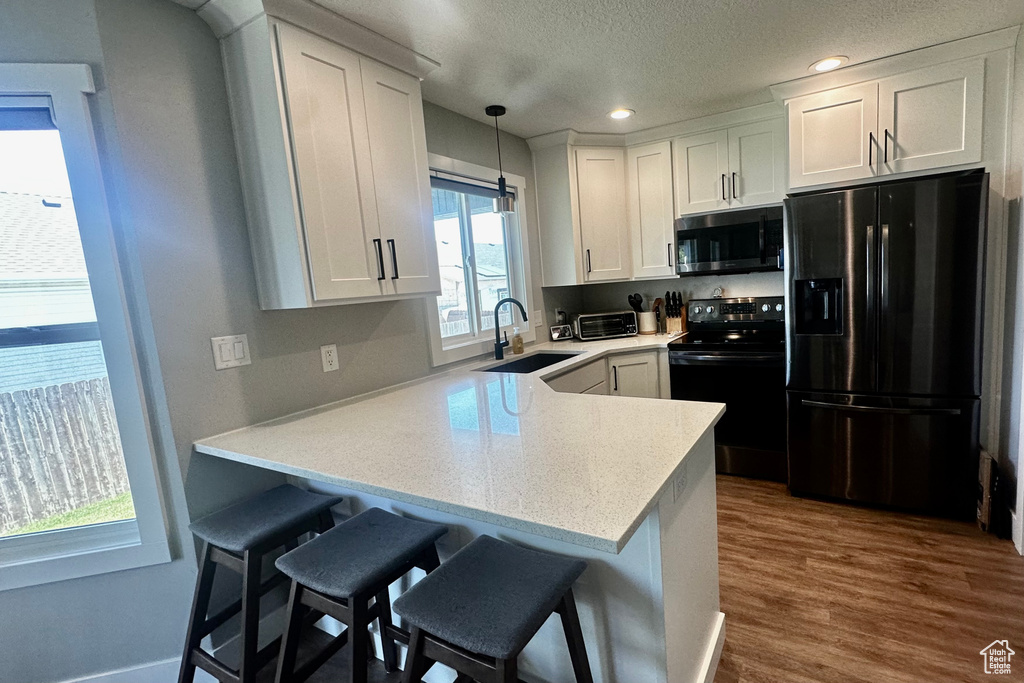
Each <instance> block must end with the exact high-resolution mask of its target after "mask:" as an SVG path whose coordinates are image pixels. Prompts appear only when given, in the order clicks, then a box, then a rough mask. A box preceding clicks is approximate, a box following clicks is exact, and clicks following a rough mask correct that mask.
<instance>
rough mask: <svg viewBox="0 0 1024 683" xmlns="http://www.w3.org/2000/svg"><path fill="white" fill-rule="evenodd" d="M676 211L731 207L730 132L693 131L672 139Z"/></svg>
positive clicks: (712, 209) (679, 212)
mask: <svg viewBox="0 0 1024 683" xmlns="http://www.w3.org/2000/svg"><path fill="white" fill-rule="evenodd" d="M672 160H673V167H674V168H675V173H676V212H677V213H678V215H680V216H685V215H686V214H690V213H702V212H705V211H714V210H715V209H726V208H728V207H729V192H728V188H727V187H726V184H727V178H728V175H729V133H728V131H725V130H717V131H714V132H712V133H702V134H700V135H691V136H690V137H685V138H677V139H675V140H673V141H672Z"/></svg>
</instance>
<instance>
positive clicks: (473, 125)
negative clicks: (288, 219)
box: [0, 0, 540, 683]
mask: <svg viewBox="0 0 1024 683" xmlns="http://www.w3.org/2000/svg"><path fill="white" fill-rule="evenodd" d="M8 61H37V62H42V61H53V62H86V63H89V64H90V65H92V67H93V69H94V72H95V76H96V80H97V85H98V87H99V90H100V91H99V93H98V94H97V95H96V96H95V97H94V98H93V102H92V107H93V116H94V123H95V124H96V127H97V134H98V139H99V143H100V147H101V157H102V161H103V165H104V174H105V175H104V179H105V181H106V182H107V185H108V190H109V193H110V200H111V212H112V218H113V222H114V224H115V229H116V230H118V231H119V234H120V237H121V241H122V247H123V248H124V249H127V250H129V251H132V252H134V253H136V254H137V255H138V260H137V268H135V269H134V272H133V273H131V274H130V275H131V276H132V277H131V278H130V279H131V281H132V283H133V285H134V286H133V290H132V291H133V292H134V293H135V294H136V295H137V300H136V301H135V304H136V308H137V309H138V311H139V312H141V314H143V317H146V314H148V316H150V317H151V320H152V332H153V335H152V336H151V338H150V339H149V341H150V344H149V346H150V347H151V348H150V352H151V353H152V355H153V356H154V357H155V359H156V360H157V361H158V363H159V368H160V373H159V375H158V376H155V377H152V378H149V379H150V382H149V387H150V389H151V395H150V400H151V402H152V404H153V405H154V406H155V408H156V409H157V410H158V411H159V410H160V409H161V408H162V409H163V412H162V414H158V415H157V417H158V421H159V422H160V424H158V425H157V426H156V431H157V435H158V446H159V453H158V460H159V466H160V469H161V474H162V483H163V486H164V493H165V495H166V497H167V499H168V501H169V514H170V519H169V525H170V528H171V529H172V548H173V552H174V554H175V558H176V559H175V560H174V561H173V562H171V563H169V564H166V565H159V566H154V567H148V568H144V569H138V570H131V571H124V572H118V573H115V574H107V575H101V576H94V577H88V578H83V579H79V580H74V581H66V582H61V583H54V584H46V585H41V586H35V587H30V588H24V589H19V590H13V591H0V614H3V615H6V616H5V617H4V618H0V662H2V663H3V664H2V665H0V666H2V669H3V672H2V674H0V679H3V680H12V681H18V682H19V683H32V682H36V681H38V682H41V683H42V682H48V681H61V680H66V679H70V678H76V677H80V676H87V675H89V674H93V673H99V672H104V671H110V670H114V669H119V668H125V667H131V666H135V665H139V664H144V663H148V662H153V661H158V660H163V659H168V658H173V657H175V656H177V655H178V653H179V648H180V646H181V643H182V641H183V639H184V626H185V618H186V614H187V610H188V607H189V601H190V599H191V591H192V585H193V581H194V579H195V561H194V557H193V555H192V543H191V539H190V536H189V534H188V532H187V528H186V526H187V523H188V518H189V513H188V512H187V511H186V510H185V503H184V500H185V498H186V497H187V499H188V508H189V510H190V511H191V516H192V517H193V518H194V517H196V516H199V515H201V514H203V513H205V512H207V511H209V510H211V509H214V508H216V507H219V506H221V505H223V504H225V503H226V502H229V501H231V500H234V499H237V498H239V497H242V496H244V495H247V494H248V493H249V492H251V491H255V490H259V489H262V488H266V487H267V486H269V485H270V484H272V483H273V482H275V481H276V480H277V477H276V476H266V477H259V476H252V477H246V478H241V479H240V478H239V477H237V476H236V474H235V472H236V470H233V469H231V468H230V467H229V466H227V465H225V464H221V463H218V461H217V460H216V459H213V458H208V457H201V456H195V457H192V452H191V443H192V442H193V441H194V440H195V439H197V438H200V437H204V436H209V435H212V434H216V433H219V432H223V431H226V430H229V429H233V428H237V427H240V426H244V425H248V424H252V423H254V422H258V421H261V420H266V419H270V418H273V417H277V416H280V415H283V414H286V413H289V412H294V411H297V410H301V409H303V408H308V407H311V406H315V405H319V404H323V403H326V402H329V401H334V400H338V399H341V398H345V397H348V396H352V395H355V394H359V393H363V392H366V391H371V390H373V389H377V388H380V387H383V386H387V385H391V384H395V383H399V382H403V381H407V380H410V379H414V378H418V377H422V376H424V375H426V374H428V373H429V372H431V367H430V361H429V351H428V346H427V332H426V328H425V317H424V307H423V305H422V303H421V301H419V300H412V301H401V302H390V303H378V304H363V305H353V306H339V307H330V308H321V309H317V310H309V311H306V310H299V311H273V312H263V311H260V310H259V306H258V304H257V301H256V288H255V283H254V279H253V278H254V276H253V270H252V261H251V257H250V250H249V242H248V236H247V233H246V228H245V222H244V214H243V208H242V198H241V190H240V186H239V179H238V168H237V163H236V160H235V150H234V144H233V140H232V133H231V123H230V117H229V112H228V107H227V100H226V91H225V85H224V75H223V71H222V68H221V60H220V53H219V49H218V45H217V41H216V39H215V38H214V37H213V34H212V33H211V31H210V29H209V28H208V27H207V26H206V24H205V23H204V22H203V21H202V20H200V19H199V18H198V17H196V16H195V14H194V13H192V12H190V11H188V10H186V9H184V8H182V7H180V6H177V5H175V4H172V3H170V2H166V0H32V1H31V2H28V1H27V0H26V1H19V2H3V3H0V62H8ZM426 116H427V121H426V123H427V137H428V147H429V149H430V151H432V152H436V153H439V154H444V155H446V156H452V157H455V158H458V159H461V160H464V161H469V162H472V163H477V164H482V165H487V166H494V165H495V160H494V140H493V130H492V129H490V128H489V127H488V126H487V125H486V124H483V123H479V122H476V121H472V120H469V119H466V118H464V117H461V116H459V115H457V114H453V113H451V112H448V111H446V110H444V109H441V108H439V107H436V106H433V105H429V104H427V105H426ZM502 156H503V161H504V162H505V164H506V168H507V169H508V170H509V171H512V172H514V173H517V174H519V175H523V176H526V177H527V179H528V183H529V184H530V185H531V186H532V183H533V178H532V164H531V163H530V156H529V149H528V147H527V145H526V143H525V142H524V141H523V140H521V139H519V138H515V137H514V136H507V135H503V137H502ZM534 204H535V203H534ZM528 218H529V219H530V220H529V222H530V223H531V225H530V227H531V230H532V232H533V233H534V236H535V234H536V217H535V214H534V215H532V216H529V217H528ZM534 236H531V237H534ZM536 249H537V240H536V239H535V238H533V239H531V251H536ZM537 277H538V278H539V269H538V275H537ZM537 291H538V292H539V288H537ZM539 300H540V297H539V293H538V295H537V301H539ZM533 307H536V305H534V306H533ZM241 333H245V334H248V335H249V345H250V352H251V354H252V359H253V363H252V365H251V366H247V367H242V368H236V369H232V370H227V371H221V372H216V371H214V369H213V362H212V358H211V354H212V352H211V349H210V341H209V339H210V337H212V336H218V335H225V334H241ZM328 343H335V344H337V345H338V356H339V360H340V364H341V370H340V371H339V372H333V373H330V374H325V373H323V372H322V371H321V367H320V353H319V347H320V345H321V344H328ZM143 353H144V355H145V353H146V351H145V350H143ZM161 434H163V436H164V437H165V438H160V435H161ZM183 478H184V480H185V483H184V485H183V484H182V479H183ZM182 558H184V559H182ZM10 615H18V616H17V618H11V617H10Z"/></svg>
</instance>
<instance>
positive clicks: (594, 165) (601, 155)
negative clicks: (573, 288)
mask: <svg viewBox="0 0 1024 683" xmlns="http://www.w3.org/2000/svg"><path fill="white" fill-rule="evenodd" d="M576 183H577V192H578V206H579V225H580V244H581V247H582V250H583V254H582V256H583V264H582V265H583V272H584V278H585V279H586V281H588V282H596V281H600V280H623V279H628V278H629V276H630V255H629V231H628V227H627V219H626V150H625V149H622V148H619V147H578V148H576Z"/></svg>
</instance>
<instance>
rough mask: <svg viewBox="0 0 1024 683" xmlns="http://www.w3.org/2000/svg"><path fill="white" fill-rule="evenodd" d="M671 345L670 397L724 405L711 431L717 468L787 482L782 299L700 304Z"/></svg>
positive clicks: (691, 304)
mask: <svg viewBox="0 0 1024 683" xmlns="http://www.w3.org/2000/svg"><path fill="white" fill-rule="evenodd" d="M687 314H688V316H687V317H688V329H689V332H687V334H685V335H684V336H682V337H680V338H679V339H676V340H674V341H671V342H669V345H668V349H669V372H670V378H671V385H672V398H674V399H680V400H690V401H714V402H718V403H725V404H726V412H725V415H724V416H723V417H722V419H721V421H719V423H718V425H717V426H716V427H715V456H716V457H715V460H716V469H717V471H718V472H720V473H724V474H736V475H742V476H750V477H757V478H761V479H772V480H775V481H786V469H787V468H786V335H785V318H786V311H785V302H784V300H783V297H781V296H779V297H748V298H738V299H737V298H734V299H699V300H692V301H690V302H689V303H688V304H687Z"/></svg>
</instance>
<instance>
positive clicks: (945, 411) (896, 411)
mask: <svg viewBox="0 0 1024 683" xmlns="http://www.w3.org/2000/svg"><path fill="white" fill-rule="evenodd" d="M800 404H801V405H804V406H807V407H809V408H828V409H830V410H846V411H850V412H854V413H881V414H884V415H959V414H960V409H959V408H885V407H883V406H854V405H848V404H846V403H830V402H828V401H812V400H810V399H806V398H805V399H801V400H800Z"/></svg>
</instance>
